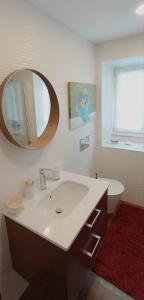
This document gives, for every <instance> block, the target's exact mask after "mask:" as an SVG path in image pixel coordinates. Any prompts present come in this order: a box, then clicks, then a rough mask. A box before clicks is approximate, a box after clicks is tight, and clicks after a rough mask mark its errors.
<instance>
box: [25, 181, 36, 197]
mask: <svg viewBox="0 0 144 300" xmlns="http://www.w3.org/2000/svg"><path fill="white" fill-rule="evenodd" d="M23 194H24V198H27V199H30V198H33V197H34V181H33V180H32V178H31V177H30V176H29V177H28V179H27V180H26V181H25V184H24V193H23Z"/></svg>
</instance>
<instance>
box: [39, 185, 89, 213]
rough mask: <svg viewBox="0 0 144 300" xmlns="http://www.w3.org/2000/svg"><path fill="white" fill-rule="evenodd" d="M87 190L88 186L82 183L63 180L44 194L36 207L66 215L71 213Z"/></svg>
mask: <svg viewBox="0 0 144 300" xmlns="http://www.w3.org/2000/svg"><path fill="white" fill-rule="evenodd" d="M88 191H89V188H88V187H87V186H86V185H84V184H81V183H77V182H72V181H65V182H63V183H61V184H60V185H58V186H57V187H56V188H55V189H54V190H53V191H52V192H51V193H48V194H47V195H45V196H44V197H43V198H42V199H41V200H40V201H39V203H38V207H39V208H40V209H42V210H44V211H46V212H54V213H55V214H56V215H59V216H63V217H66V216H68V215H69V214H70V213H72V211H73V210H74V209H75V208H76V206H77V205H78V204H79V203H80V202H81V201H82V199H83V198H84V197H85V196H86V194H87V193H88Z"/></svg>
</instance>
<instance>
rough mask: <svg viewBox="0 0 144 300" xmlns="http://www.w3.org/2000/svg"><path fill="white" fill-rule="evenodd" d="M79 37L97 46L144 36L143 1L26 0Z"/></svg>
mask: <svg viewBox="0 0 144 300" xmlns="http://www.w3.org/2000/svg"><path fill="white" fill-rule="evenodd" d="M28 1H29V2H31V3H32V4H34V5H36V6H38V7H39V8H41V9H43V10H44V11H45V12H46V13H48V14H49V15H50V16H52V17H54V18H55V19H57V20H58V21H59V22H61V23H63V24H64V25H66V26H67V27H69V28H70V29H72V30H73V31H75V32H76V33H78V34H79V35H81V36H83V37H85V38H86V39H89V40H91V41H92V42H95V43H99V42H103V41H107V40H112V39H115V38H120V37H124V36H130V35H135V34H137V33H141V32H143V33H144V16H139V17H138V16H136V15H135V13H134V11H135V9H136V7H137V6H138V5H140V4H142V3H144V0H28Z"/></svg>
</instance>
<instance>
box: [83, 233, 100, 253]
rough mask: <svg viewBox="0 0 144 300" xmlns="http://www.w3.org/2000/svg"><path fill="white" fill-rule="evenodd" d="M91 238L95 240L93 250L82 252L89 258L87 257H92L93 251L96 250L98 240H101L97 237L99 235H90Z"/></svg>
mask: <svg viewBox="0 0 144 300" xmlns="http://www.w3.org/2000/svg"><path fill="white" fill-rule="evenodd" d="M92 236H93V237H94V238H95V239H96V243H95V245H94V248H93V250H92V252H90V251H87V250H85V249H84V250H83V252H84V253H85V254H86V255H87V256H89V257H93V255H94V252H95V250H96V248H97V246H98V244H99V242H100V240H101V237H100V236H99V235H97V234H94V233H93V234H92Z"/></svg>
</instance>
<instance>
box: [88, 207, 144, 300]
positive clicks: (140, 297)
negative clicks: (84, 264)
mask: <svg viewBox="0 0 144 300" xmlns="http://www.w3.org/2000/svg"><path fill="white" fill-rule="evenodd" d="M92 265H93V267H92V269H93V271H94V272H95V273H96V274H97V275H99V276H101V277H103V278H104V279H106V280H107V281H109V282H111V283H113V284H114V285H115V286H117V287H118V288H119V289H121V290H123V291H124V292H126V293H127V294H129V295H130V296H132V297H133V298H134V299H135V300H144V209H141V208H137V207H136V208H135V207H133V206H130V205H128V204H122V205H121V206H120V208H119V210H118V213H117V214H116V216H115V218H114V220H113V221H112V223H111V225H110V226H109V228H108V230H107V232H106V234H105V237H104V240H103V243H102V245H101V247H100V249H99V252H98V256H96V257H94V259H93V263H92Z"/></svg>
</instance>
